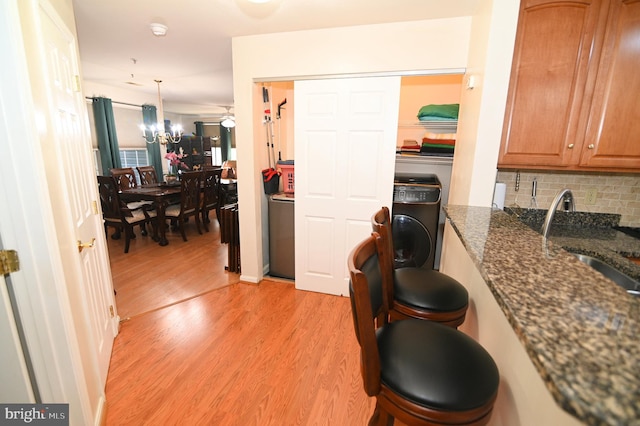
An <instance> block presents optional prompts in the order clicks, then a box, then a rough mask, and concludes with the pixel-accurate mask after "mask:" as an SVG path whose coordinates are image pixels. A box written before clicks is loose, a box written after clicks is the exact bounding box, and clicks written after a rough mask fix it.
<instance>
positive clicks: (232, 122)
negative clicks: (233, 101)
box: [220, 106, 236, 129]
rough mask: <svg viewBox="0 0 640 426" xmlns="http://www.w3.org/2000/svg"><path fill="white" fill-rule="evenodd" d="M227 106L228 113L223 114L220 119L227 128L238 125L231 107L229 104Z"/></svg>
mask: <svg viewBox="0 0 640 426" xmlns="http://www.w3.org/2000/svg"><path fill="white" fill-rule="evenodd" d="M225 108H226V109H227V113H226V114H225V115H223V116H222V118H221V119H220V125H221V126H222V127H226V128H227V129H230V128H232V127H236V118H235V117H234V116H233V115H231V113H230V112H229V110H230V109H231V107H228V106H227V107H225Z"/></svg>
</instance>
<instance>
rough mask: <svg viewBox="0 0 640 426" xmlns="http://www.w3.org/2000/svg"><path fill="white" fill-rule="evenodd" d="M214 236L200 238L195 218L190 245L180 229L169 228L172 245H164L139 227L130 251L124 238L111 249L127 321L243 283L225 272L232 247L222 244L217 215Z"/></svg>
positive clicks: (110, 242) (111, 242)
mask: <svg viewBox="0 0 640 426" xmlns="http://www.w3.org/2000/svg"><path fill="white" fill-rule="evenodd" d="M209 230H210V232H205V231H204V229H203V231H202V232H203V235H200V234H198V231H197V229H196V226H195V222H194V221H193V219H191V220H189V222H188V223H187V229H186V234H187V242H184V241H182V236H181V235H180V232H179V231H177V230H176V231H171V230H167V240H168V241H169V245H167V246H164V247H161V246H160V245H158V244H157V243H156V242H154V241H153V240H152V239H151V237H150V236H146V237H143V236H142V235H140V230H139V228H138V227H136V229H135V231H136V234H137V235H136V238H135V239H133V240H131V247H130V249H129V253H126V254H125V253H124V237H122V238H121V239H120V240H113V239H111V234H112V233H113V229H112V228H110V229H109V237H108V238H107V240H108V242H107V245H108V247H109V260H110V263H111V275H112V279H113V286H114V289H115V290H116V305H117V309H118V315H119V316H120V318H121V319H127V318H130V317H133V316H135V315H140V314H142V313H144V312H149V311H151V310H154V309H158V308H161V307H164V306H168V305H171V304H173V303H177V302H180V301H183V300H186V299H189V298H191V297H195V296H198V295H200V294H204V293H206V292H207V291H211V290H215V289H217V288H220V287H224V286H227V285H230V284H233V283H237V282H238V281H239V277H240V275H239V274H234V273H228V272H226V271H225V270H224V267H225V265H227V264H228V263H227V245H226V244H221V243H220V225H219V224H218V221H217V220H216V218H215V212H212V213H211V222H210V223H209Z"/></svg>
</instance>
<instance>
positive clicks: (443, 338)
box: [376, 318, 500, 411]
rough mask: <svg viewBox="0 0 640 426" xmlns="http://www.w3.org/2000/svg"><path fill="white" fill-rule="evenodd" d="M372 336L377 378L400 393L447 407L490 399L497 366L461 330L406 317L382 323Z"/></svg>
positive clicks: (466, 406) (426, 403)
mask: <svg viewBox="0 0 640 426" xmlns="http://www.w3.org/2000/svg"><path fill="white" fill-rule="evenodd" d="M376 336H377V341H378V350H379V353H380V372H381V382H382V384H383V385H384V386H385V387H387V388H388V389H391V390H393V392H396V393H399V394H401V395H402V396H403V397H404V398H406V399H409V400H411V401H413V402H415V403H417V404H419V405H422V406H426V407H428V408H432V409H437V410H448V411H463V410H472V409H474V408H477V407H481V406H483V405H485V404H487V402H489V401H492V400H493V399H494V398H495V395H496V391H497V389H498V384H499V382H500V375H499V373H498V367H497V366H496V363H495V362H494V361H493V359H492V358H491V355H489V353H488V352H487V351H486V350H485V349H484V348H483V347H482V346H481V345H480V344H479V343H478V342H476V341H475V340H473V339H472V338H471V337H469V336H467V335H466V334H464V333H462V332H460V331H457V330H455V329H453V328H451V327H447V326H445V325H442V324H439V323H436V322H433V321H423V320H419V319H413V318H410V319H406V320H402V321H395V322H393V323H389V324H386V325H385V326H384V327H382V328H379V329H378V330H377V333H376Z"/></svg>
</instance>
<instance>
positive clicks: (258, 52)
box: [232, 17, 497, 282]
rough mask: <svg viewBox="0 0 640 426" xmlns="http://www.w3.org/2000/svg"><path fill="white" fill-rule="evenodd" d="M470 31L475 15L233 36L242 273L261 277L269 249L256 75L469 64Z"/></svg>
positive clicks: (275, 76)
mask: <svg viewBox="0 0 640 426" xmlns="http://www.w3.org/2000/svg"><path fill="white" fill-rule="evenodd" d="M470 30H471V18H470V17H460V18H452V19H438V20H430V21H414V22H403V23H396V24H381V25H366V26H359V27H348V28H335V29H326V30H309V31H298V32H290V33H278V34H268V35H261V36H249V37H236V38H234V39H233V44H232V46H233V70H234V75H233V89H234V98H235V114H236V121H237V123H238V126H237V127H236V141H237V147H238V148H237V149H238V163H239V167H238V173H239V176H238V195H239V199H240V200H241V209H240V249H241V257H242V276H241V279H242V280H244V281H249V282H259V281H260V279H262V276H263V264H264V263H265V257H266V252H267V251H268V250H267V247H266V242H267V241H268V240H267V238H266V237H267V233H268V227H267V207H266V197H265V195H264V190H263V186H262V182H261V180H260V170H261V169H262V168H264V165H265V164H267V163H268V161H267V153H266V152H265V150H264V149H260V147H261V146H262V141H261V140H257V139H256V138H254V134H255V135H257V134H259V133H258V132H256V129H255V128H254V127H256V126H258V125H259V124H260V122H259V121H257V122H256V121H254V108H255V103H256V102H259V103H260V104H261V103H262V100H261V99H256V96H258V93H259V91H258V90H255V87H254V82H255V81H274V80H279V79H286V80H296V79H302V78H309V77H313V76H316V77H321V76H336V75H340V76H342V77H344V76H348V75H350V74H353V75H356V74H362V73H396V74H403V73H405V72H411V71H424V70H443V69H463V68H465V66H466V63H467V57H468V49H469V40H470ZM434 40H438V42H434ZM496 158H497V157H496ZM494 164H495V163H494ZM492 187H493V183H492ZM256 225H257V226H256Z"/></svg>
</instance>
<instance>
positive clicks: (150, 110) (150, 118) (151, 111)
mask: <svg viewBox="0 0 640 426" xmlns="http://www.w3.org/2000/svg"><path fill="white" fill-rule="evenodd" d="M142 122H143V123H144V125H145V126H150V125H152V124H156V123H157V122H158V118H157V116H156V107H155V106H153V105H142ZM151 137H152V136H151V135H150V134H147V135H146V136H145V139H147V141H151ZM147 156H148V157H149V165H150V166H153V167H154V168H155V169H156V175H157V176H158V179H160V180H162V155H161V154H160V144H159V143H147Z"/></svg>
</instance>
